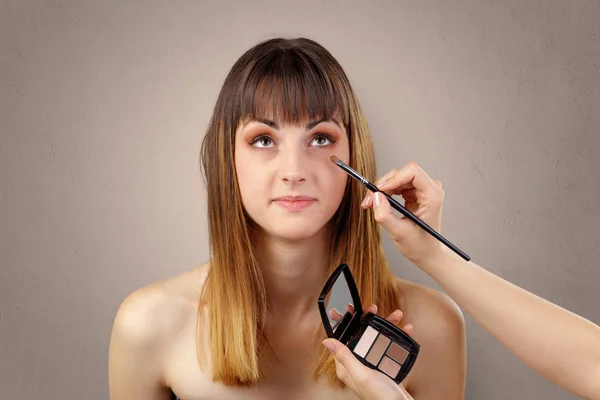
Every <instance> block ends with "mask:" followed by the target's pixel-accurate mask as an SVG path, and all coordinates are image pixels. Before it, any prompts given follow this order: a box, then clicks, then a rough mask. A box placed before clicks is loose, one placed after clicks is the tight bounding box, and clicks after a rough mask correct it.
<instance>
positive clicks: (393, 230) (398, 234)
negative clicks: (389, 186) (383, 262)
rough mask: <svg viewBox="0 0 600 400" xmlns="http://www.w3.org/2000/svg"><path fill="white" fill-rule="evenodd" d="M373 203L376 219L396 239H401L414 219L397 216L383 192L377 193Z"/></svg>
mask: <svg viewBox="0 0 600 400" xmlns="http://www.w3.org/2000/svg"><path fill="white" fill-rule="evenodd" d="M415 204H416V203H415ZM373 205H374V210H375V213H374V216H375V221H377V222H378V223H379V224H380V225H381V226H382V227H383V228H384V229H385V230H386V231H387V232H388V233H389V234H390V236H391V238H392V239H393V240H394V241H400V238H402V237H404V236H405V232H406V229H408V228H409V227H410V224H411V223H412V221H410V220H408V219H406V218H399V217H397V216H396V215H395V214H394V213H393V212H392V207H391V206H390V203H389V201H388V199H387V198H386V197H385V196H384V195H382V194H381V193H375V199H374V202H373ZM407 224H408V225H407Z"/></svg>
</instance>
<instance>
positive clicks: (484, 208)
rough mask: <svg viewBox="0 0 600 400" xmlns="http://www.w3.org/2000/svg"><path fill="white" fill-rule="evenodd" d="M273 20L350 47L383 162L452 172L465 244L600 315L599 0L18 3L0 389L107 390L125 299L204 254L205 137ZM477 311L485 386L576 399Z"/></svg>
mask: <svg viewBox="0 0 600 400" xmlns="http://www.w3.org/2000/svg"><path fill="white" fill-rule="evenodd" d="M275 35H284V36H298V35H303V36H308V37H311V38H313V39H316V40H317V41H319V42H321V43H322V44H323V45H324V46H325V47H327V48H328V49H329V50H330V51H331V52H332V53H333V54H334V56H336V57H337V58H338V60H339V61H340V62H341V63H342V65H343V66H344V68H345V69H346V71H347V73H348V75H349V76H350V78H351V81H352V83H353V85H354V87H355V89H356V91H357V93H358V95H359V98H360V100H361V102H362V104H363V107H364V109H365V112H366V114H367V117H368V120H369V123H370V126H371V129H372V131H373V134H374V137H375V142H376V147H377V156H378V167H379V171H380V173H381V174H383V173H384V172H385V171H387V170H388V169H390V168H394V167H401V166H403V165H404V164H405V163H406V162H408V161H410V160H414V161H417V162H418V163H419V164H421V165H422V166H423V168H424V169H425V170H426V171H427V172H429V173H430V174H431V175H433V176H435V177H436V178H439V179H440V180H441V181H442V182H443V183H444V188H445V190H446V193H447V198H446V205H445V208H444V220H443V233H444V234H445V235H447V237H448V238H449V239H450V240H452V241H453V242H455V243H456V244H457V245H459V247H461V248H463V249H464V250H465V251H467V253H469V254H470V255H471V256H472V258H473V260H474V261H475V262H477V263H479V264H481V265H483V266H485V267H486V268H488V269H489V270H491V271H493V272H494V273H496V274H498V275H500V276H502V277H504V278H507V279H509V280H510V281H512V282H514V283H516V284H518V285H520V286H522V287H524V288H526V289H528V290H530V291H533V292H534V293H536V294H538V295H541V296H543V297H545V298H547V299H549V300H551V301H553V302H555V303H557V304H559V305H561V306H563V307H565V308H567V309H569V310H572V311H574V312H576V313H578V314H580V315H582V316H584V317H586V318H588V319H590V320H592V321H594V322H596V323H600V307H599V306H598V305H599V304H600V289H599V288H598V282H600V270H599V269H598V260H599V259H600V246H598V237H599V233H600V228H599V224H600V217H599V213H598V212H597V211H596V210H597V209H598V208H600V199H599V194H600V193H599V192H600V162H599V161H598V159H599V156H600V138H599V136H598V133H599V132H598V131H599V128H600V113H599V112H598V111H599V110H600V5H599V3H598V1H540V0H537V1H511V0H508V1H502V2H498V1H485V2H483V1H477V0H457V1H427V0H419V1H310V2H305V1H303V2H300V1H297V2H276V1H268V0H261V1H254V2H242V1H219V2H216V1H212V2H209V1H197V2H192V1H171V2H158V1H127V2H124V1H102V2H91V1H79V2H75V1H17V0H14V1H6V0H4V1H0V134H1V136H0V163H1V164H0V202H1V203H0V206H1V208H0V227H1V229H0V388H1V389H0V393H2V394H1V395H0V397H2V398H6V399H9V398H10V399H38V398H49V399H74V398H84V399H106V398H107V397H108V390H107V351H108V340H109V335H110V329H111V324H112V320H113V317H114V313H115V311H116V309H117V307H118V305H119V303H120V302H121V301H122V299H123V298H124V297H125V296H126V295H127V294H128V293H129V292H131V291H132V290H134V289H136V288H138V287H140V286H142V285H146V284H148V283H150V282H153V281H155V280H157V279H162V278H165V277H168V276H171V275H174V274H177V273H180V272H182V271H184V270H187V269H189V268H192V267H194V266H196V265H198V264H200V263H202V262H204V261H205V260H206V259H207V257H208V251H207V249H208V246H207V231H206V219H205V215H204V213H205V205H204V194H203V190H204V189H203V186H202V181H201V175H200V172H199V169H198V166H197V159H198V148H199V144H200V141H201V139H202V135H203V133H204V129H205V128H206V125H207V123H208V120H209V117H210V113H211V111H212V107H213V104H214V101H215V99H216V96H217V92H218V90H219V88H220V85H221V83H222V81H223V79H224V77H225V74H226V73H227V71H228V69H229V68H230V67H231V65H232V63H233V62H234V61H235V59H237V57H239V56H240V55H241V54H242V53H243V51H245V50H246V49H247V48H248V47H250V46H252V45H253V44H255V43H256V42H258V41H259V40H263V39H266V38H268V37H271V36H275ZM386 250H387V254H388V255H389V258H390V261H391V264H392V265H393V267H394V271H395V273H396V274H397V275H399V276H403V277H405V278H407V279H411V280H414V281H417V282H421V283H424V284H427V285H430V286H434V287H436V284H435V283H434V282H433V281H431V280H430V279H429V278H428V277H427V276H425V275H424V274H423V273H422V272H420V271H419V270H418V269H417V268H416V267H414V266H413V265H411V264H410V263H408V262H406V261H405V260H404V259H403V257H402V256H401V255H400V254H399V253H397V252H396V251H395V250H394V249H393V247H392V246H391V242H390V241H389V240H387V239H386ZM473 284H477V283H476V282H473ZM498 301H502V299H498ZM518 311H519V310H514V312H515V313H516V312H518ZM466 319H467V324H468V326H467V328H468V387H467V396H466V397H467V398H468V399H490V400H492V399H509V398H523V399H571V398H572V397H571V396H569V395H568V394H566V393H565V392H564V391H562V390H560V389H558V388H555V387H553V386H552V385H551V384H549V383H547V382H546V381H545V380H543V379H542V378H540V377H538V376H536V375H535V374H534V373H532V372H530V371H529V370H528V369H527V368H526V367H524V366H523V364H521V362H520V361H519V360H517V359H516V358H515V357H513V356H512V355H511V354H510V353H508V351H507V350H505V349H504V348H503V347H502V346H500V345H499V344H498V343H497V342H495V341H494V340H493V339H492V338H491V336H489V335H488V334H487V333H486V332H485V331H483V330H482V329H481V328H480V327H479V326H478V325H476V324H475V323H474V322H473V321H472V320H471V318H470V317H469V316H468V315H467V316H466ZM557 329H560V327H558V326H557ZM569 339H570V340H576V338H569Z"/></svg>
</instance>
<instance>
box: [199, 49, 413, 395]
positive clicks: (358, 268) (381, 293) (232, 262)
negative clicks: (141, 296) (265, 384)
mask: <svg viewBox="0 0 600 400" xmlns="http://www.w3.org/2000/svg"><path fill="white" fill-rule="evenodd" d="M267 113H270V114H268V115H269V117H272V116H273V114H275V115H274V116H275V119H281V120H282V121H283V122H299V120H300V119H301V118H306V117H308V118H310V119H313V118H317V117H318V118H331V117H334V116H339V118H340V119H341V122H342V123H343V125H344V127H345V128H346V132H347V134H348V139H349V143H350V161H349V164H350V166H352V167H353V168H355V169H356V170H358V171H360V172H361V173H362V174H363V175H364V176H365V177H366V178H367V179H369V180H374V179H375V178H376V166H375V159H374V154H373V145H372V142H371V136H370V133H369V129H368V126H367V123H366V121H365V118H364V116H363V113H362V110H361V108H360V105H359V102H358V101H357V99H356V97H355V94H354V92H353V89H352V87H351V85H350V82H349V80H348V78H347V76H346V74H345V72H344V70H343V69H342V67H341V66H340V64H339V63H338V62H337V60H336V59H335V58H334V57H333V56H332V55H331V54H330V53H329V51H327V50H326V49H325V48H323V46H321V45H320V44H318V43H316V42H315V41H313V40H310V39H307V38H295V39H284V38H276V39H270V40H266V41H263V42H261V43H259V44H257V45H256V46H254V47H252V48H251V49H249V50H248V51H246V52H245V53H244V54H243V55H242V56H241V57H240V58H239V59H238V60H237V61H236V62H235V64H234V65H233V67H232V69H231V71H230V72H229V74H228V75H227V77H226V78H225V82H224V84H223V87H222V89H221V91H220V93H219V96H218V99H217V102H216V105H215V108H214V112H213V115H212V118H211V121H210V123H209V126H208V130H207V132H206V135H205V137H204V140H203V142H202V147H201V163H202V170H203V176H204V180H205V184H206V190H207V199H208V223H209V235H210V250H211V262H210V269H209V272H208V276H207V278H206V283H205V286H204V292H203V295H202V298H201V302H200V308H199V312H198V326H197V337H198V339H199V342H201V340H200V337H201V332H202V331H203V330H204V329H206V328H208V332H209V335H210V342H209V343H210V346H209V347H210V352H211V365H212V375H213V379H214V380H215V381H221V382H223V383H224V384H227V385H247V384H252V383H254V382H256V381H258V380H259V379H260V378H261V376H262V374H261V371H260V365H259V357H258V355H259V348H260V346H262V343H263V339H264V338H263V332H262V327H263V326H264V322H265V315H266V312H267V302H266V298H267V296H266V292H265V285H264V282H263V278H262V274H261V269H260V267H259V265H258V261H257V255H256V250H255V248H254V247H253V244H252V243H253V241H252V231H251V228H250V227H251V221H250V219H249V216H248V215H247V214H246V213H245V211H244V208H243V206H242V201H241V196H240V191H239V188H238V182H237V176H236V169H235V164H234V150H235V147H234V145H235V133H236V130H237V128H238V126H239V124H240V123H241V122H243V121H245V120H246V119H247V118H263V117H265V115H267ZM364 194H365V191H364V188H363V187H361V186H360V185H359V184H358V183H357V182H355V181H354V180H353V179H348V185H347V187H346V192H345V194H344V198H343V200H342V202H341V204H340V206H339V208H338V210H337V211H336V213H335V215H334V216H333V218H332V221H331V222H332V226H333V235H332V237H331V241H332V243H331V246H330V247H329V248H330V249H332V250H331V254H329V260H330V263H329V269H330V271H333V269H335V267H337V266H338V265H339V264H340V263H341V262H345V263H347V264H348V265H349V266H350V269H351V271H352V274H353V276H354V278H355V280H356V284H357V287H358V289H359V292H360V296H361V300H362V303H363V304H364V305H365V307H366V306H367V305H369V304H372V303H375V304H377V305H378V307H379V311H380V312H379V313H380V314H382V315H387V314H389V313H391V312H392V311H393V310H394V309H396V308H398V307H399V306H400V300H401V299H400V296H399V294H398V290H397V287H396V284H395V278H394V276H393V274H392V273H391V271H390V270H389V268H388V265H387V262H386V259H385V256H384V254H383V249H382V247H381V241H380V231H379V228H378V226H377V223H376V221H375V219H374V217H373V213H372V212H371V211H367V212H366V211H364V210H362V209H361V208H360V206H359V204H360V202H361V200H362V198H363V196H364ZM316 300H317V299H315V307H317V302H316ZM204 306H206V307H207V310H208V316H209V317H208V327H206V326H204V325H203V322H201V321H202V318H201V317H202V315H203V311H202V310H203V308H204ZM324 338H325V332H324V329H322V327H321V329H320V331H319V333H318V334H317V335H316V337H315V340H317V341H319V343H320V340H322V339H324ZM199 361H200V356H199ZM200 364H202V361H200ZM313 376H314V378H315V379H316V378H321V379H323V378H324V379H325V380H326V381H328V382H329V383H330V384H332V385H337V386H340V387H342V386H343V384H342V383H341V381H339V380H338V379H337V377H336V372H335V363H334V361H333V358H332V357H331V355H330V354H329V353H328V352H327V351H326V350H325V349H324V348H323V346H321V348H320V350H318V357H317V360H316V363H315V367H314V370H313Z"/></svg>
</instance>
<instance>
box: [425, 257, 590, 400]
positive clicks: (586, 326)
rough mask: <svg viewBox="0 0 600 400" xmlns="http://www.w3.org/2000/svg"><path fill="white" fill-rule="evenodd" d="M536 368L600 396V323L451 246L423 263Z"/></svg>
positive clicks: (483, 323) (570, 387) (586, 395)
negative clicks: (589, 319)
mask: <svg viewBox="0 0 600 400" xmlns="http://www.w3.org/2000/svg"><path fill="white" fill-rule="evenodd" d="M418 266H419V267H420V268H421V269H423V270H424V271H425V272H426V273H428V274H429V275H430V276H431V277H432V278H433V279H435V280H436V281H437V282H438V283H439V284H440V285H441V286H442V287H443V288H444V290H445V291H446V292H447V293H448V295H449V296H450V297H452V298H453V299H454V300H455V301H456V302H457V303H458V304H459V305H460V306H461V307H462V309H463V310H464V311H466V312H467V313H469V314H470V315H471V316H472V317H473V318H474V319H475V320H476V321H477V322H478V323H479V324H480V325H481V326H483V328H484V329H486V330H487V331H488V332H489V333H490V334H491V335H493V336H494V337H495V338H496V339H497V340H498V341H500V343H502V344H503V345H504V346H506V347H507V348H508V349H509V350H510V351H511V352H512V353H513V354H514V355H516V356H517V357H518V358H520V359H521V360H522V361H523V362H524V363H525V364H527V365H528V366H529V367H530V368H532V369H534V370H535V371H536V372H538V373H539V374H541V375H542V376H544V377H545V378H547V379H549V380H550V381H552V382H554V383H556V384H557V385H559V386H561V387H562V388H564V389H565V390H568V391H570V392H572V393H573V394H575V395H577V396H580V397H583V398H586V399H600V327H599V326H597V325H595V324H593V323H592V322H590V321H588V320H586V319H585V318H582V317H580V316H578V315H576V314H574V313H572V312H570V311H567V310H565V309H564V308H561V307H559V306H558V305H556V304H553V303H551V302H549V301H547V300H544V299H542V298H541V297H538V296H536V295H534V294H532V293H530V292H528V291H526V290H524V289H522V288H520V287H518V286H516V285H514V284H512V283H510V282H508V281H506V280H504V279H502V278H500V277H498V276H496V275H494V274H493V273H491V272H489V271H487V270H485V269H484V268H482V267H480V266H479V265H477V264H475V263H473V262H467V261H464V260H463V259H462V258H460V257H458V256H457V255H455V254H454V253H452V252H451V251H449V250H445V249H443V250H442V251H441V252H440V253H439V256H438V257H436V258H433V259H428V260H426V261H424V262H423V263H421V264H420V265H418Z"/></svg>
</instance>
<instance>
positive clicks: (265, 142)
mask: <svg viewBox="0 0 600 400" xmlns="http://www.w3.org/2000/svg"><path fill="white" fill-rule="evenodd" d="M250 144H251V145H252V146H256V147H262V148H264V147H272V145H273V139H271V138H270V137H268V136H259V137H257V138H255V139H254V140H252V142H250Z"/></svg>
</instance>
